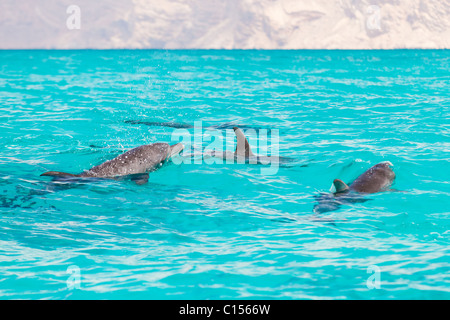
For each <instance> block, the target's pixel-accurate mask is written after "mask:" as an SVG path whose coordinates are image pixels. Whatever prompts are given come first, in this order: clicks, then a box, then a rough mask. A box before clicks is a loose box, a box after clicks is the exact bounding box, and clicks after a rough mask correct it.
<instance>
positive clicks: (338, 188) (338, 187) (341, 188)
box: [333, 179, 350, 193]
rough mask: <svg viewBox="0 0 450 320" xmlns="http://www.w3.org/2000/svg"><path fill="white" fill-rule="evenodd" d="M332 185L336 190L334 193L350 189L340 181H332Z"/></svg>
mask: <svg viewBox="0 0 450 320" xmlns="http://www.w3.org/2000/svg"><path fill="white" fill-rule="evenodd" d="M333 185H334V188H335V189H336V193H337V192H343V191H346V190H348V189H350V188H349V187H348V185H346V184H345V182H344V181H342V180H340V179H334V181H333Z"/></svg>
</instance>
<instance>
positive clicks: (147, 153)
mask: <svg viewBox="0 0 450 320" xmlns="http://www.w3.org/2000/svg"><path fill="white" fill-rule="evenodd" d="M183 148H184V146H183V145H182V144H181V143H177V144H175V145H172V146H171V145H169V144H167V143H153V144H149V145H143V146H139V147H137V148H134V149H131V150H129V151H127V152H125V153H123V154H121V155H119V156H118V157H116V158H114V159H112V160H108V161H106V162H104V163H102V164H100V165H98V166H95V167H93V168H91V169H89V170H86V171H84V172H82V173H80V174H71V173H66V172H58V171H49V172H45V173H43V174H41V176H50V177H54V178H57V179H71V178H94V179H97V178H100V179H103V178H106V179H121V178H125V177H130V178H131V180H132V181H134V182H136V183H137V184H144V183H147V182H148V179H149V174H148V173H149V172H151V171H155V170H156V169H157V168H159V167H161V166H162V165H163V164H164V163H165V162H166V161H167V160H169V159H170V158H171V157H173V156H174V155H177V154H178V153H180V151H181V150H183Z"/></svg>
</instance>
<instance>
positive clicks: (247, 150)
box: [207, 127, 295, 165]
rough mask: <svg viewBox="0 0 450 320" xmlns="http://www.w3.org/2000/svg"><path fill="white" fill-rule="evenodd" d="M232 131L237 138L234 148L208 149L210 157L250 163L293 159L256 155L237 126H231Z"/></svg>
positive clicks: (278, 162)
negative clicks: (230, 149)
mask: <svg viewBox="0 0 450 320" xmlns="http://www.w3.org/2000/svg"><path fill="white" fill-rule="evenodd" d="M233 130H234V133H235V135H236V138H237V145H236V150H235V151H234V152H231V151H225V152H223V151H215V150H213V151H210V152H209V153H207V155H209V156H211V157H216V158H221V159H225V160H228V159H233V160H234V161H236V162H237V163H250V164H264V165H267V164H274V163H275V164H281V163H286V162H293V161H295V160H294V159H292V158H288V157H280V156H262V155H256V154H254V153H253V152H252V149H251V147H250V144H249V143H248V140H247V138H246V137H245V135H244V133H243V132H242V130H241V129H239V128H238V127H233Z"/></svg>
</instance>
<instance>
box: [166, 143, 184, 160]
mask: <svg viewBox="0 0 450 320" xmlns="http://www.w3.org/2000/svg"><path fill="white" fill-rule="evenodd" d="M183 149H184V145H183V144H182V143H177V144H174V145H172V146H170V148H169V153H168V154H167V158H168V159H170V158H172V157H173V156H175V155H177V154H179V153H180V152H181V150H183Z"/></svg>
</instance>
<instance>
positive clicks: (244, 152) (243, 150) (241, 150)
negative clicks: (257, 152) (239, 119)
mask: <svg viewBox="0 0 450 320" xmlns="http://www.w3.org/2000/svg"><path fill="white" fill-rule="evenodd" d="M233 130H234V133H235V134H236V138H237V146H236V151H235V152H234V154H235V155H238V156H243V157H250V156H254V154H253V152H252V149H251V148H250V145H249V144H248V141H247V138H246V137H245V135H244V133H243V132H242V130H241V129H239V128H238V127H234V128H233Z"/></svg>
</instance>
